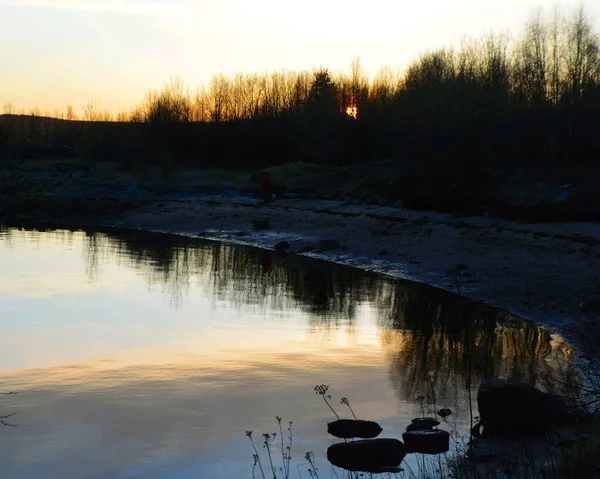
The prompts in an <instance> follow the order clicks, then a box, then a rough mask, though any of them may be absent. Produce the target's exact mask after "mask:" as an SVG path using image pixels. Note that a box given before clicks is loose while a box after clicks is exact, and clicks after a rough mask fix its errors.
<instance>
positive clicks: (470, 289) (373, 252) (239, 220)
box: [117, 197, 600, 346]
mask: <svg viewBox="0 0 600 479" xmlns="http://www.w3.org/2000/svg"><path fill="white" fill-rule="evenodd" d="M260 220H268V222H269V228H268V229H267V230H255V229H254V228H253V222H255V221H260ZM117 225H118V226H124V227H134V228H143V229H147V230H152V231H163V232H170V233H176V234H184V235H189V236H195V237H204V238H209V239H219V240H226V241H231V242H235V243H242V244H251V245H256V246H261V247H265V248H273V247H274V245H275V244H276V243H277V242H279V241H283V240H286V241H288V242H289V243H290V245H291V248H290V251H291V252H297V253H299V254H305V255H307V256H314V257H320V258H325V259H328V260H332V261H337V262H340V263H345V264H349V265H353V266H357V267H361V268H364V269H368V270H374V271H378V272H382V273H385V274H388V275H392V276H395V277H399V278H404V279H408V280H412V281H418V282H423V283H427V284H430V285H433V286H436V287H440V288H444V289H447V290H452V291H456V280H455V279H454V278H453V277H452V276H451V275H448V271H449V270H451V269H452V268H454V267H456V266H457V265H464V266H465V267H466V274H465V275H464V277H462V278H461V280H460V289H461V293H462V294H464V295H465V296H468V297H471V298H473V299H476V300H479V301H483V302H485V303H488V304H491V305H494V306H498V307H501V308H503V309H506V310H508V311H510V312H511V313H514V314H517V315H519V316H522V317H525V318H530V319H533V320H535V321H538V322H540V323H541V324H543V325H545V326H548V327H549V328H551V329H553V330H555V331H557V332H558V333H560V334H562V335H563V336H565V337H566V338H567V339H569V340H570V341H572V342H574V343H579V345H580V346H581V344H582V342H583V343H585V340H586V338H587V336H586V334H585V331H587V329H586V328H588V327H589V324H590V320H593V314H592V315H591V316H590V313H586V314H584V313H583V312H582V311H581V308H580V304H581V303H582V302H585V301H590V300H595V299H598V298H600V223H560V224H522V223H512V222H505V221H501V220H497V219H493V218H486V217H477V218H473V217H471V218H454V217H452V216H450V215H446V214H439V213H427V212H415V211H408V210H405V209H402V208H395V207H381V206H365V205H355V204H348V203H343V202H341V201H318V200H292V199H285V200H277V201H276V202H274V203H272V204H270V205H268V206H262V205H257V204H256V202H255V201H254V200H250V199H244V198H237V199H236V198H234V199H227V198H223V197H210V198H208V197H203V198H190V199H187V200H185V199H180V200H178V201H173V200H171V201H160V202H153V203H149V204H147V205H145V206H144V207H142V208H140V209H138V210H135V211H131V212H128V213H126V214H125V215H124V216H121V217H120V220H119V222H118V224H117ZM320 240H335V241H337V242H339V244H340V245H341V246H342V249H340V250H337V251H335V250H334V251H318V250H312V251H306V250H308V249H310V248H311V247H317V246H318V243H319V241H320ZM582 338H583V339H584V341H582ZM588 346H589V345H588Z"/></svg>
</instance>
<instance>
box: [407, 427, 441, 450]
mask: <svg viewBox="0 0 600 479" xmlns="http://www.w3.org/2000/svg"><path fill="white" fill-rule="evenodd" d="M402 439H403V440H404V445H405V446H406V451H407V452H418V453H421V454H441V453H442V452H446V451H447V450H448V449H450V433H449V432H448V431H443V430H441V429H420V430H416V431H407V432H405V433H403V434H402Z"/></svg>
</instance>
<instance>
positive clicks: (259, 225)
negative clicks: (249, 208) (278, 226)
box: [252, 218, 271, 231]
mask: <svg viewBox="0 0 600 479" xmlns="http://www.w3.org/2000/svg"><path fill="white" fill-rule="evenodd" d="M270 227H271V225H270V223H269V220H268V219H266V218H265V219H261V220H253V221H252V228H254V229H255V230H258V231H260V230H268V229H269V228H270Z"/></svg>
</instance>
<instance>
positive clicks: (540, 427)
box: [477, 379, 566, 436]
mask: <svg viewBox="0 0 600 479" xmlns="http://www.w3.org/2000/svg"><path fill="white" fill-rule="evenodd" d="M477 405H478V408H479V416H480V418H481V425H482V426H483V435H484V436H489V435H505V436H537V435H541V434H544V433H546V432H547V431H548V430H549V429H552V428H553V427H554V426H555V425H557V423H558V422H559V421H560V420H561V418H562V417H563V416H564V414H565V411H566V405H565V401H564V400H563V399H562V398H560V397H558V396H554V395H551V394H546V393H544V392H542V391H540V390H538V389H536V388H534V387H533V386H531V385H529V384H525V383H519V382H515V381H508V380H506V379H490V380H488V381H485V382H484V383H482V384H481V386H479V390H478V391H477Z"/></svg>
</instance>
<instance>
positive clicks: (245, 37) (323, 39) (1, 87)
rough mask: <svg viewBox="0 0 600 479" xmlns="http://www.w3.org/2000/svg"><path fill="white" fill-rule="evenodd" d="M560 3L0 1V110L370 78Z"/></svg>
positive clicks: (517, 25) (509, 27) (599, 5)
mask: <svg viewBox="0 0 600 479" xmlns="http://www.w3.org/2000/svg"><path fill="white" fill-rule="evenodd" d="M580 5H583V6H584V7H585V8H586V10H587V11H588V13H589V14H590V15H591V17H592V18H593V19H594V21H595V22H596V24H597V19H599V18H600V2H599V1H598V0H594V1H589V0H587V1H585V0H584V1H579V0H562V1H561V2H560V3H557V2H556V1H555V0H454V1H448V0H420V1H404V0H394V1H392V0H369V1H362V2H359V1H356V0H304V1H303V2H290V1H282V0H0V65H1V67H0V106H1V105H2V104H4V103H6V102H11V103H13V104H14V105H15V106H17V107H19V108H26V109H29V108H32V107H33V106H36V105H37V106H39V107H40V109H41V110H42V111H44V110H46V109H47V110H48V111H51V112H52V111H54V109H57V108H60V109H63V108H64V107H65V106H66V105H67V104H68V103H71V104H72V105H73V106H74V108H75V109H76V111H77V112H78V113H81V109H82V106H83V105H84V104H86V103H87V102H89V101H90V100H92V99H95V100H97V102H98V103H99V105H100V107H101V108H103V109H104V108H106V109H110V110H113V111H115V110H119V109H122V108H125V107H130V106H133V105H134V104H135V103H137V102H138V101H139V100H140V99H142V98H143V96H144V95H145V94H146V92H147V91H148V89H150V88H160V87H161V86H162V85H163V84H164V82H165V81H167V80H169V79H170V78H173V77H180V78H181V79H182V80H183V81H184V82H185V84H186V85H187V86H188V87H190V88H191V89H195V88H196V87H197V86H198V85H201V84H206V83H208V81H209V80H210V77H211V76H212V75H213V74H215V73H220V72H222V73H225V74H233V73H236V72H245V73H252V72H265V71H274V70H304V69H309V70H310V69H313V68H315V67H320V66H325V67H329V68H330V69H331V70H333V71H340V70H345V69H347V68H348V65H349V64H350V62H351V60H352V59H353V58H354V57H356V56H359V57H360V59H361V61H362V64H363V66H364V67H365V69H366V70H367V71H368V72H369V73H371V74H373V73H375V72H376V71H377V70H378V69H379V67H380V66H382V65H384V64H385V65H389V66H390V67H392V68H393V69H395V70H401V69H402V68H403V67H404V66H405V65H406V63H407V62H409V61H410V60H411V59H414V58H415V57H417V56H418V55H419V53H421V52H423V51H425V50H427V49H430V48H435V47H440V46H446V45H450V44H453V43H456V42H458V41H460V39H461V38H463V37H465V36H474V37H478V36H480V35H481V34H484V33H487V32H489V31H494V32H498V33H501V32H503V33H509V34H514V35H518V34H519V31H520V30H521V28H522V26H523V25H524V23H525V22H526V21H527V19H528V18H529V17H530V16H531V14H532V12H534V11H535V10H536V9H537V8H540V7H542V8H543V9H544V10H545V11H547V12H548V13H550V12H552V10H553V9H554V8H555V7H557V6H559V7H560V9H561V10H562V11H566V12H568V11H570V10H572V9H574V8H576V7H578V6H580Z"/></svg>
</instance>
